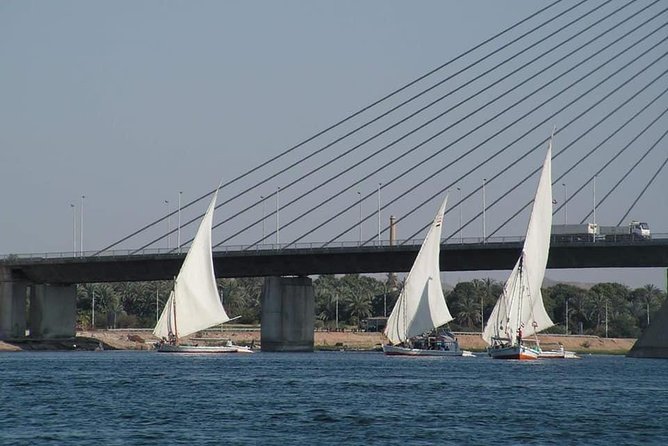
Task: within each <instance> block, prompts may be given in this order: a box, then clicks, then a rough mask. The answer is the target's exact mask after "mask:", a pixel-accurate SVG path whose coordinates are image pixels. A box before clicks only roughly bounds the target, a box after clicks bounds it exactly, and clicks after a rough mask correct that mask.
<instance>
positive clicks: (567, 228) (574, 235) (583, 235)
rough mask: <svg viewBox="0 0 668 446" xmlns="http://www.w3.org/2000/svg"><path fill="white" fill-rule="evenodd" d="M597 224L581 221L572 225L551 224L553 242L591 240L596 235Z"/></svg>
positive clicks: (593, 239)
mask: <svg viewBox="0 0 668 446" xmlns="http://www.w3.org/2000/svg"><path fill="white" fill-rule="evenodd" d="M598 231H599V228H598V224H596V223H583V224H572V225H552V238H551V240H552V241H553V242H593V241H596V237H597V236H598Z"/></svg>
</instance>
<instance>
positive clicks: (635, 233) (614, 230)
mask: <svg viewBox="0 0 668 446" xmlns="http://www.w3.org/2000/svg"><path fill="white" fill-rule="evenodd" d="M599 234H600V235H601V236H602V238H604V239H605V241H607V242H621V241H628V240H649V239H651V238H652V233H651V232H650V229H649V225H648V224H647V223H645V222H639V221H635V220H634V221H632V222H631V223H629V224H628V225H627V226H600V227H599Z"/></svg>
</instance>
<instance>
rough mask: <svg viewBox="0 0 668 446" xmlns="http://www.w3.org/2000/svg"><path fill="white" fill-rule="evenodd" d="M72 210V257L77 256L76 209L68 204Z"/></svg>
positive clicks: (72, 204)
mask: <svg viewBox="0 0 668 446" xmlns="http://www.w3.org/2000/svg"><path fill="white" fill-rule="evenodd" d="M70 207H71V208H72V257H74V256H76V255H77V207H76V206H75V205H74V203H70Z"/></svg>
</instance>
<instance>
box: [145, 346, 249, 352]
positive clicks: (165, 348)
mask: <svg viewBox="0 0 668 446" xmlns="http://www.w3.org/2000/svg"><path fill="white" fill-rule="evenodd" d="M158 352H160V353H197V354H199V353H253V351H252V350H251V349H250V348H248V347H243V346H241V345H172V344H161V345H158Z"/></svg>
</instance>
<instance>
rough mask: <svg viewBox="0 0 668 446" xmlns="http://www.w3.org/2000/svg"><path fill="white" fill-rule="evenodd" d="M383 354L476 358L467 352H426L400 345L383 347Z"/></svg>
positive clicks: (385, 345)
mask: <svg viewBox="0 0 668 446" xmlns="http://www.w3.org/2000/svg"><path fill="white" fill-rule="evenodd" d="M383 352H384V353H385V354H386V355H402V356H475V355H474V354H473V353H471V352H470V351H467V350H459V349H457V350H424V349H420V348H408V347H401V346H398V345H390V344H384V345H383Z"/></svg>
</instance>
